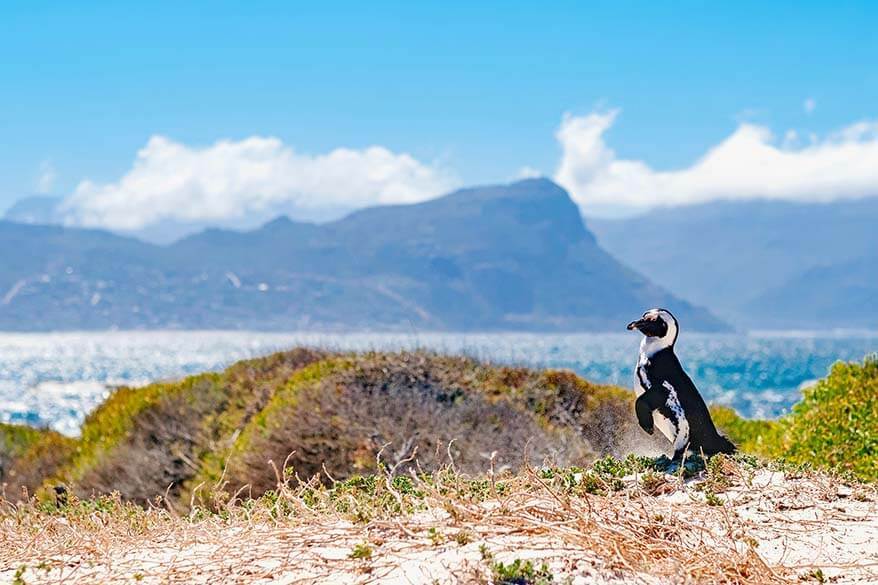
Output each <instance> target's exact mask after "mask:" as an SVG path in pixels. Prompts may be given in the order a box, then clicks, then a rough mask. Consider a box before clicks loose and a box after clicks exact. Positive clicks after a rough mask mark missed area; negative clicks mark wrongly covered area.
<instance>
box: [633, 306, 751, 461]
mask: <svg viewBox="0 0 878 585" xmlns="http://www.w3.org/2000/svg"><path fill="white" fill-rule="evenodd" d="M628 329H629V330H634V329H637V330H638V331H640V332H641V333H643V335H644V338H643V340H642V341H641V344H640V356H639V359H638V362H637V370H636V376H637V388H636V389H637V392H638V398H637V401H636V402H635V410H636V413H637V420H638V422H639V423H640V426H641V427H642V428H643V429H644V430H645V431H646V432H648V433H650V434H652V433H653V430H654V428H656V427H657V428H658V429H659V430H660V431H661V432H662V434H664V435H665V436H666V437H667V438H668V440H669V441H671V443H672V444H673V446H674V458H675V459H680V458H682V456H683V454H684V453H685V452H686V449H691V450H692V451H694V452H696V453H704V454H705V455H713V454H716V453H733V452H734V451H735V446H734V445H733V444H732V443H731V441H729V440H728V439H727V438H725V437H723V436H722V435H720V434H719V433H718V432H717V430H716V426H715V425H714V424H713V420H712V419H711V417H710V411H708V409H707V404H705V402H704V399H703V398H702V397H701V394H699V392H698V389H697V388H696V387H695V384H694V383H693V382H692V379H691V378H690V377H689V376H688V375H687V374H686V371H685V370H684V369H683V366H682V365H681V364H680V360H679V359H677V356H676V354H675V353H674V344H675V343H676V341H677V335H678V333H679V325H678V323H677V320H676V318H675V317H674V316H673V315H672V314H671V313H670V311H667V310H665V309H651V310H649V311H647V312H646V313H644V314H643V316H642V317H641V318H640V319H639V320H637V321H632V322H631V323H629V324H628Z"/></svg>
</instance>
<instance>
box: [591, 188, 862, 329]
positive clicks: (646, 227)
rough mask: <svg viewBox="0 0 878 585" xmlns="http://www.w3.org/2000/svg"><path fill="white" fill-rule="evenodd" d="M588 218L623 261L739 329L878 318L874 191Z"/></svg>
mask: <svg viewBox="0 0 878 585" xmlns="http://www.w3.org/2000/svg"><path fill="white" fill-rule="evenodd" d="M586 224H587V225H588V226H589V227H590V228H591V229H592V230H593V231H594V233H595V235H596V236H597V238H598V242H599V243H600V244H601V245H602V246H603V247H604V248H605V249H606V250H608V251H609V252H610V253H611V254H612V255H613V256H615V257H616V258H618V259H619V260H620V261H622V262H624V263H625V264H627V265H629V266H631V267H633V268H634V269H636V270H640V271H643V272H648V273H649V275H650V276H651V277H652V278H653V279H655V281H656V282H657V283H658V284H659V285H661V286H663V287H665V288H667V289H668V290H671V291H673V292H674V293H675V294H678V295H681V296H683V297H684V298H686V299H689V300H690V301H692V302H695V303H699V304H705V305H707V306H710V307H711V308H713V309H714V310H717V311H720V312H721V313H722V314H723V315H724V317H725V318H727V319H728V320H730V321H731V322H733V323H735V324H736V325H738V326H741V327H746V328H758V329H766V328H801V329H817V328H823V327H851V326H852V325H854V324H856V323H857V322H858V323H859V325H858V326H859V327H871V326H873V325H878V316H870V315H872V314H874V310H873V309H874V306H875V304H876V303H878V279H876V278H874V277H870V276H869V273H870V272H872V273H874V272H878V230H876V229H875V227H874V226H876V225H878V198H874V197H864V198H861V199H853V200H843V201H835V202H831V203H793V202H781V201H768V200H756V201H720V202H711V203H705V204H699V205H692V206H681V207H673V208H661V209H656V210H654V211H652V212H650V213H647V214H644V215H640V216H636V217H632V218H626V219H612V220H610V219H597V218H586ZM644 238H647V239H648V242H649V248H648V253H644V247H643V244H642V242H643V239H644ZM654 267H660V270H656V269H655V268H654ZM852 292H854V293H856V294H855V295H854V296H855V298H856V299H859V300H858V302H857V303H855V304H854V305H850V306H846V303H847V304H850V303H849V299H851V298H852V297H851V296H850V295H851V293H852ZM857 319H859V321H857Z"/></svg>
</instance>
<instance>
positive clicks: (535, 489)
mask: <svg viewBox="0 0 878 585" xmlns="http://www.w3.org/2000/svg"><path fill="white" fill-rule="evenodd" d="M404 463H410V462H400V464H399V465H398V466H397V468H396V469H387V468H386V467H385V466H383V465H381V466H380V467H381V468H383V469H385V471H386V473H384V474H381V475H377V476H367V477H356V478H352V479H350V480H348V481H345V482H336V483H335V484H333V485H328V486H327V485H325V479H326V478H325V477H324V478H323V480H324V481H321V479H320V478H317V477H315V478H312V479H311V480H309V481H296V480H295V479H294V478H293V477H291V476H290V475H289V473H290V472H289V471H288V472H287V473H286V474H284V473H283V472H280V471H278V481H277V485H276V490H274V491H270V492H268V493H266V494H265V495H264V496H263V497H261V498H259V499H254V500H251V499H244V500H242V499H240V498H236V497H233V496H228V497H227V498H226V499H225V501H224V502H222V503H221V505H218V504H219V503H217V504H214V506H211V507H212V508H214V509H216V510H219V511H218V512H215V511H209V509H207V508H200V507H196V508H194V509H193V510H192V511H191V513H190V514H188V515H186V516H181V515H178V514H176V513H175V512H173V511H172V510H169V509H167V508H165V507H163V506H162V505H161V502H156V503H155V505H153V506H150V507H148V508H146V509H144V508H141V507H139V506H135V505H132V504H130V503H126V502H123V501H122V500H121V499H120V498H118V497H107V498H101V499H98V500H86V501H71V502H69V503H67V504H66V505H63V506H61V507H59V508H53V507H46V506H45V505H42V507H41V505H40V504H37V503H35V502H30V503H27V504H21V505H12V504H9V503H6V504H4V508H3V512H2V516H0V579H7V580H11V579H13V578H14V576H15V573H16V571H19V572H20V574H19V577H20V578H21V579H23V580H24V582H27V583H32V582H34V583H36V582H47V583H48V582H62V581H63V582H83V583H87V582H90V583H99V582H108V581H117V580H126V581H129V582H130V581H144V582H156V583H158V582H163V583H164V582H187V583H193V582H194V583H199V582H210V583H215V582H259V581H264V582H268V581H277V582H285V583H294V582H328V581H329V580H332V579H334V580H337V581H339V580H340V581H344V582H363V583H366V582H393V581H397V582H432V581H433V580H436V581H437V582H482V583H489V582H492V581H494V580H495V577H496V574H497V570H498V563H501V562H502V563H507V565H506V566H507V568H508V566H509V565H508V564H509V563H512V561H514V560H515V559H532V560H534V562H535V564H537V565H539V564H542V563H545V564H546V566H547V569H548V570H549V571H550V572H551V574H552V575H553V576H554V580H553V582H564V580H565V579H566V578H568V577H569V578H585V579H589V580H590V582H608V583H609V582H644V583H676V582H679V583H686V582H693V583H781V582H789V581H797V580H799V579H802V578H805V579H807V578H813V579H814V580H818V581H819V580H820V579H821V578H823V577H825V576H829V575H833V574H834V573H833V571H836V572H839V571H840V572H841V573H840V574H842V575H843V577H844V578H845V579H847V580H852V579H855V578H861V579H863V582H869V581H868V579H875V578H878V572H876V567H875V565H876V564H878V551H876V550H875V548H874V545H870V544H869V539H870V538H871V539H873V540H872V541H871V542H875V540H874V539H876V538H878V516H876V512H878V508H876V504H875V501H876V500H875V492H874V490H873V488H867V487H864V486H860V485H855V486H853V487H846V486H844V485H842V484H839V482H838V480H837V479H835V478H832V477H828V476H822V475H807V476H805V475H799V476H796V475H794V474H789V473H788V474H786V475H783V474H780V473H777V472H772V471H771V470H769V469H766V468H764V467H761V466H754V465H752V464H749V463H746V462H741V461H739V460H731V459H720V460H719V461H718V462H717V463H715V464H712V465H711V466H709V469H708V470H707V471H705V472H702V473H700V475H699V478H697V479H695V480H694V481H693V480H689V481H684V480H683V479H682V478H681V477H679V476H673V475H665V474H661V473H656V472H652V471H647V472H645V473H643V472H642V473H633V474H632V473H629V472H631V471H632V470H635V469H643V466H644V464H643V462H642V461H636V460H629V461H628V462H627V463H619V462H615V461H610V460H605V461H602V462H599V465H598V466H596V467H595V468H594V469H592V470H577V469H542V470H536V469H533V468H532V467H529V466H528V467H526V468H525V470H524V471H523V472H522V473H520V474H517V475H514V476H511V475H510V476H507V475H494V474H493V473H491V472H490V470H489V472H488V474H487V475H484V476H482V477H478V478H474V477H471V476H468V475H464V474H462V473H460V472H458V471H455V468H454V466H453V464H451V465H448V466H447V467H445V468H443V469H441V470H439V471H437V472H435V473H432V474H427V475H419V474H417V473H410V474H407V475H395V474H394V472H396V471H399V469H401V468H402V466H403V465H404ZM410 469H412V468H410ZM219 492H221V490H216V491H215V493H219ZM714 500H716V501H718V502H719V505H710V502H711V501H714ZM802 511H805V512H807V513H809V514H811V518H812V521H810V522H809V521H807V520H803V519H802V518H799V517H797V516H795V514H794V512H795V513H799V512H802ZM805 512H802V513H805ZM814 514H816V516H815V515H814ZM765 519H768V521H764V520H765ZM814 520H817V521H816V522H815V521H814ZM848 529H850V530H851V531H852V532H845V530H848ZM823 532H826V533H827V534H829V533H830V532H832V534H831V537H832V539H833V541H832V542H834V543H835V546H837V547H838V550H828V551H821V550H820V548H819V546H817V545H815V542H814V540H813V539H814V538H815V537H816V536H819V535H820V534H822V533H823ZM857 539H860V540H857ZM869 546H872V547H873V548H872V549H871V550H869V549H868V548H867V547H869ZM778 547H780V549H779V548H778ZM857 547H859V549H858V548H857ZM781 549H782V551H786V553H785V554H780V553H778V550H781ZM827 554H829V555H831V556H829V557H827ZM870 554H871V557H870V556H869V555H870ZM854 563H856V566H854ZM870 563H871V564H870ZM833 565H835V566H833ZM839 565H844V566H839ZM848 565H850V566H848ZM21 567H26V568H25V569H21ZM3 568H5V572H3V571H2V569H3ZM406 580H408V581H406Z"/></svg>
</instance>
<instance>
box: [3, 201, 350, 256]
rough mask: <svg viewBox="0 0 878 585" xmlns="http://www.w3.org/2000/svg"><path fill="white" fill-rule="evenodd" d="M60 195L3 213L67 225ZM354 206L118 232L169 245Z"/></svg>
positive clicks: (330, 216)
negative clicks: (210, 231) (192, 237)
mask: <svg viewBox="0 0 878 585" xmlns="http://www.w3.org/2000/svg"><path fill="white" fill-rule="evenodd" d="M63 202H64V200H63V199H62V198H61V197H51V196H45V195H32V196H28V197H24V198H22V199H19V200H18V201H16V202H15V203H14V204H13V205H12V207H10V208H9V209H8V210H7V211H6V213H5V214H4V216H3V219H5V220H7V221H13V222H16V223H27V224H41V225H64V224H65V223H67V222H66V221H65V216H66V215H67V212H66V211H65V210H64V209H63V208H62V203H63ZM350 211H351V209H350V208H348V207H344V206H338V205H336V206H324V207H320V208H319V209H312V208H308V207H302V206H300V205H296V204H294V203H284V204H279V205H274V206H269V207H268V208H266V209H261V210H259V211H251V212H248V213H246V214H245V215H244V216H242V217H234V218H230V219H226V220H220V221H213V222H211V223H208V222H205V221H184V220H178V219H168V218H165V219H162V220H160V221H157V222H155V223H151V224H149V225H147V226H144V227H142V228H139V229H136V230H129V231H119V230H116V231H115V232H114V233H117V234H119V235H121V236H130V237H133V238H137V239H138V240H144V241H147V242H151V243H153V244H160V245H166V244H170V243H173V242H175V241H177V240H179V239H181V238H184V237H186V236H190V235H192V234H196V233H198V232H201V231H204V230H205V229H210V228H215V227H227V228H234V229H239V230H240V229H254V228H257V227H259V226H260V225H262V224H264V223H265V222H266V221H268V220H270V219H272V218H274V217H277V216H281V215H286V216H290V217H295V218H298V219H300V220H307V221H310V222H327V221H331V220H335V219H338V218H340V217H343V216H344V215H346V214H347V213H350Z"/></svg>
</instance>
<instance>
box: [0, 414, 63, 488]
mask: <svg viewBox="0 0 878 585" xmlns="http://www.w3.org/2000/svg"><path fill="white" fill-rule="evenodd" d="M75 445H76V441H75V440H74V439H70V438H68V437H65V436H63V435H61V434H59V433H56V432H55V431H51V430H48V429H35V428H31V427H28V426H24V425H11V424H3V423H0V494H3V495H5V497H6V498H8V499H10V500H16V499H18V498H19V497H20V496H22V495H23V494H25V493H28V494H32V493H33V492H34V491H36V490H37V488H39V487H40V485H41V484H42V482H43V479H44V478H46V477H49V476H51V475H53V474H55V473H56V472H57V471H58V469H59V468H60V467H61V466H62V465H64V464H65V463H67V462H68V461H69V459H70V458H71V456H72V455H73V452H74V448H75Z"/></svg>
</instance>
